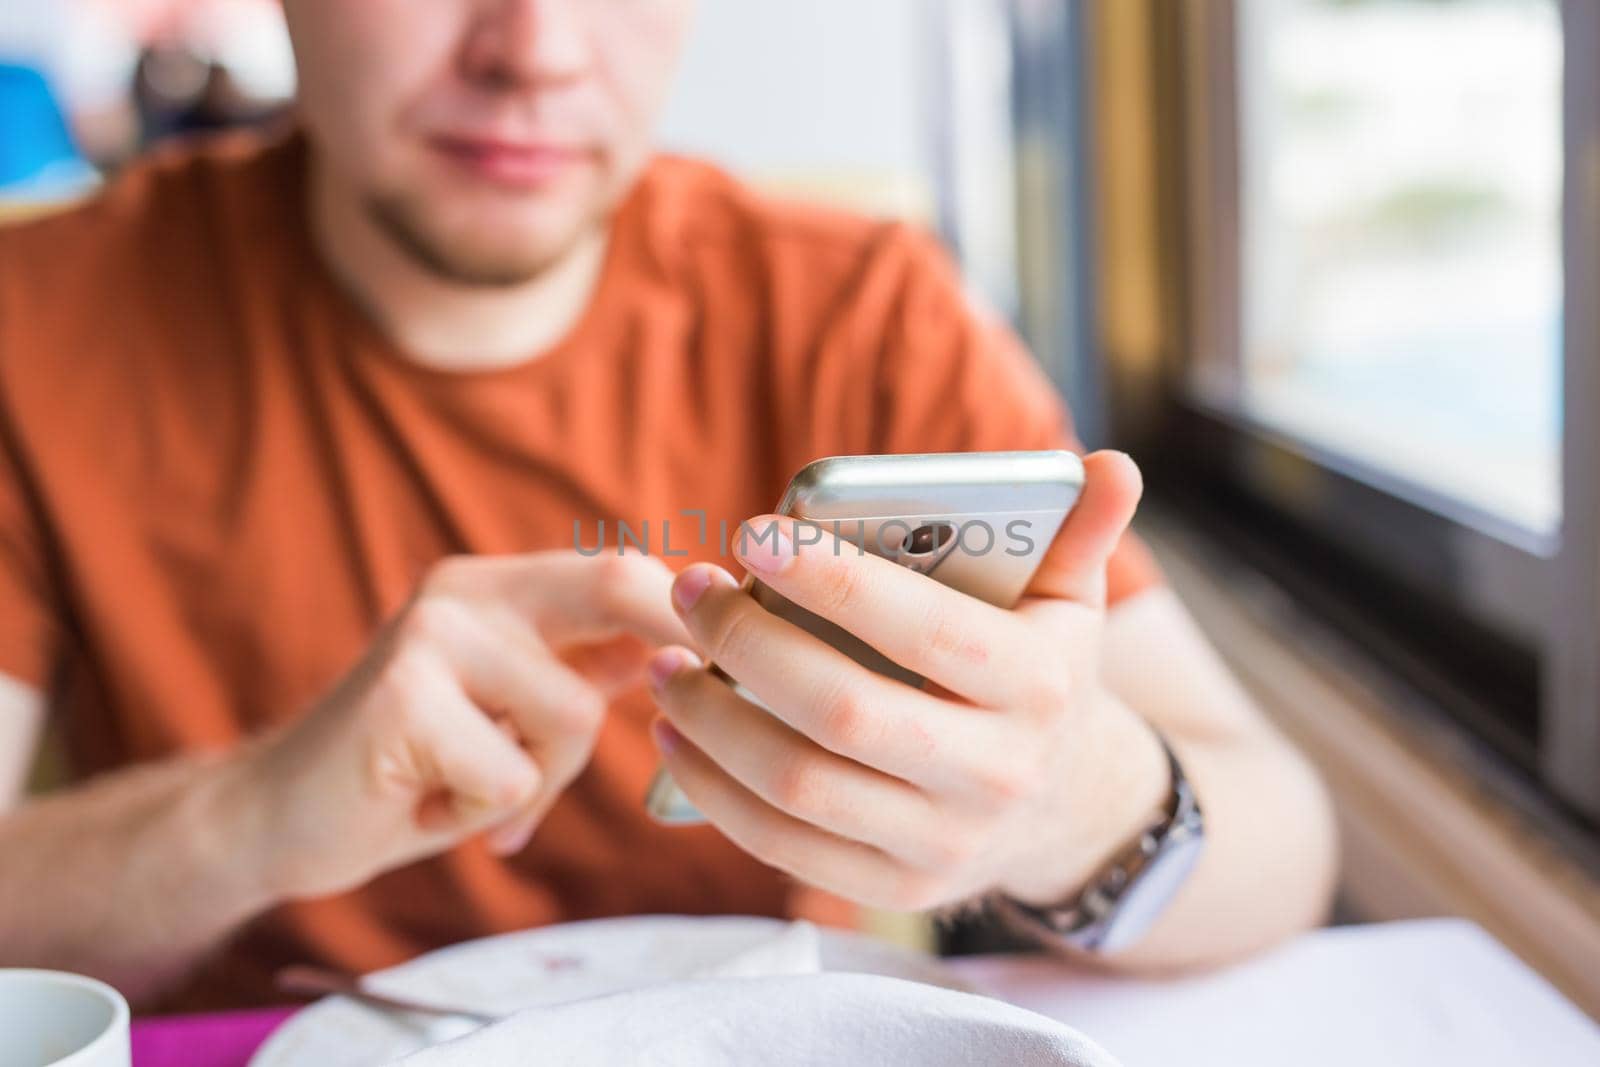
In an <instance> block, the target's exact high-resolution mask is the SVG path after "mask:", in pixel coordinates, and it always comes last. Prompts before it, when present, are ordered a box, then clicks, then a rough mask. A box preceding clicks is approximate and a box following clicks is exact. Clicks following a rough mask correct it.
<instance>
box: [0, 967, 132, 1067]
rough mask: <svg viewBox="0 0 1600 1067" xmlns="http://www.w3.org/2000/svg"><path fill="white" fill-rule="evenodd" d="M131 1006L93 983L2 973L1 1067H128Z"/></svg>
mask: <svg viewBox="0 0 1600 1067" xmlns="http://www.w3.org/2000/svg"><path fill="white" fill-rule="evenodd" d="M131 1062H132V1061H131V1059H130V1053H129V1051H128V1002H127V1001H126V1000H123V999H122V994H121V993H118V992H117V991H116V990H115V989H112V988H111V987H110V986H108V985H106V984H105V983H104V982H97V981H95V980H94V979H93V978H85V977H83V976H82V975H77V974H66V973H63V972H61V971H22V970H3V969H0V1067H129V1065H130V1064H131Z"/></svg>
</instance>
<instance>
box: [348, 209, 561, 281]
mask: <svg viewBox="0 0 1600 1067" xmlns="http://www.w3.org/2000/svg"><path fill="white" fill-rule="evenodd" d="M364 208H365V211H366V213H367V217H368V218H369V219H371V220H372V223H373V225H374V226H376V227H377V229H378V230H379V232H381V233H382V234H383V235H384V236H385V237H387V238H388V239H389V241H390V242H392V243H393V245H394V246H395V247H396V248H398V249H399V250H400V251H401V253H402V254H404V255H405V256H406V257H407V258H408V259H410V260H411V261H412V262H413V263H414V264H416V266H418V267H420V268H421V269H422V270H424V271H426V272H427V273H428V274H431V275H433V276H434V277H435V278H437V279H439V280H441V281H445V282H449V283H451V284H454V285H462V286H467V287H471V288H479V289H510V288H515V287H517V286H520V285H525V284H527V283H528V282H530V281H533V280H534V279H536V278H538V277H539V276H540V275H542V274H544V273H546V272H547V271H549V270H550V269H551V268H552V267H553V266H555V265H556V264H557V263H559V262H561V260H562V259H563V258H564V257H565V256H566V254H567V253H568V252H570V251H571V250H572V248H573V247H574V246H576V245H577V244H578V242H579V240H580V239H581V237H582V236H583V233H584V232H585V229H586V226H585V224H584V222H583V221H581V220H575V221H574V223H573V226H572V232H571V234H570V235H567V236H565V237H563V238H562V239H560V240H558V241H554V242H541V243H540V245H538V246H535V245H532V244H529V245H527V246H523V247H516V246H508V244H507V242H506V240H505V237H504V236H503V235H500V234H495V235H490V236H487V237H485V236H482V235H479V234H471V233H465V234H452V233H447V232H442V231H443V230H444V227H442V226H439V225H436V224H433V223H432V222H431V221H430V220H429V219H428V217H427V213H426V211H425V210H424V209H423V208H422V207H421V206H419V205H418V204H416V203H415V202H414V201H413V200H411V199H409V198H407V197H405V196H393V195H382V194H372V195H369V196H367V197H366V198H365V201H364Z"/></svg>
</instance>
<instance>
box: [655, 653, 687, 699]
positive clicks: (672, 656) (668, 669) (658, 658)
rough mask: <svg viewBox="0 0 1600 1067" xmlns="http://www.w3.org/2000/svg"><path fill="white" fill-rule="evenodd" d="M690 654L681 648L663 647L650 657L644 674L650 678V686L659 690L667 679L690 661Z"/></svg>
mask: <svg viewBox="0 0 1600 1067" xmlns="http://www.w3.org/2000/svg"><path fill="white" fill-rule="evenodd" d="M691 660H692V657H691V656H690V654H689V653H688V652H687V651H685V650H684V649H681V648H664V649H662V650H661V651H660V652H657V653H656V654H655V655H654V656H651V657H650V662H649V663H646V664H645V667H644V670H645V675H646V676H647V677H648V678H649V679H650V688H651V689H656V690H659V689H660V688H661V687H662V686H664V685H666V684H667V681H668V680H669V679H670V678H671V677H672V676H673V675H674V674H677V673H678V672H679V671H680V670H682V669H683V668H684V667H687V666H688V665H689V663H690V662H691Z"/></svg>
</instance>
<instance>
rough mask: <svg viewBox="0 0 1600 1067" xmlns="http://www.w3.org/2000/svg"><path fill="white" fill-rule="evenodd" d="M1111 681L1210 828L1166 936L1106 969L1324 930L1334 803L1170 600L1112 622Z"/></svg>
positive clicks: (1196, 957)
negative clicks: (1320, 926) (1167, 756)
mask: <svg viewBox="0 0 1600 1067" xmlns="http://www.w3.org/2000/svg"><path fill="white" fill-rule="evenodd" d="M1151 648H1159V649H1160V650H1161V653H1160V655H1159V656H1151V655H1150V654H1149V651H1148V650H1149V649H1151ZM1103 680H1104V683H1105V685H1106V686H1107V688H1108V689H1109V690H1110V692H1111V693H1112V694H1113V696H1114V699H1117V700H1120V701H1121V702H1122V703H1123V704H1125V705H1126V706H1127V707H1129V708H1131V709H1132V710H1133V711H1134V712H1135V713H1137V715H1138V716H1139V717H1140V718H1142V719H1143V720H1144V721H1145V722H1147V723H1149V724H1150V725H1151V726H1153V727H1154V728H1155V729H1156V730H1158V731H1159V732H1160V733H1161V734H1162V736H1163V737H1165V738H1166V740H1167V742H1168V744H1170V745H1171V746H1172V748H1173V750H1174V752H1175V753H1176V754H1177V756H1178V759H1179V760H1180V762H1181V763H1182V764H1183V768H1184V773H1185V774H1186V775H1187V776H1188V778H1189V779H1190V782H1191V783H1192V785H1193V787H1194V790H1195V794H1196V796H1197V797H1198V799H1199V802H1200V806H1201V809H1202V811H1203V813H1204V817H1205V827H1206V841H1205V848H1204V851H1203V852H1202V853H1201V859H1200V862H1199V863H1198V865H1197V866H1196V867H1195V869H1194V871H1193V872H1192V873H1191V874H1190V875H1189V878H1188V880H1187V881H1186V882H1185V884H1184V886H1183V887H1182V889H1181V890H1180V891H1179V893H1178V895H1177V896H1175V897H1174V898H1173V900H1172V902H1171V904H1170V905H1169V906H1168V908H1167V910H1166V911H1165V912H1164V913H1163V915H1162V916H1161V917H1160V919H1159V920H1158V921H1157V923H1156V925H1155V926H1154V927H1152V928H1151V930H1150V932H1149V933H1148V934H1147V935H1146V936H1145V937H1144V938H1143V939H1142V940H1141V941H1140V942H1138V943H1137V944H1135V945H1134V946H1132V947H1131V948H1130V949H1128V950H1126V951H1124V952H1123V953H1122V954H1120V955H1119V956H1117V957H1116V958H1115V959H1112V960H1107V961H1105V962H1106V963H1107V964H1108V965H1109V966H1113V967H1117V968H1127V969H1136V970H1150V969H1174V968H1184V967H1193V966H1209V965H1215V964H1220V963H1225V962H1228V961H1230V960H1233V959H1237V958H1240V957H1243V956H1246V955H1248V954H1250V953H1251V952H1254V951H1256V950H1258V949H1260V948H1262V947H1265V946H1267V945H1269V944H1272V943H1274V942H1276V941H1278V940H1281V939H1283V938H1285V937H1288V936H1290V935H1292V934H1295V933H1298V932H1299V931H1301V930H1304V929H1306V928H1308V927H1310V926H1312V925H1315V924H1316V923H1317V922H1319V921H1320V920H1321V919H1322V918H1323V917H1324V915H1325V913H1326V910H1327V907H1328V904H1329V900H1330V898H1331V895H1332V892H1333V886H1334V881H1335V878H1336V873H1337V870H1336V868H1337V835H1336V831H1335V827H1334V821H1333V817H1332V812H1331V808H1330V805H1329V802H1328V798H1327V795H1326V793H1325V792H1324V790H1323V787H1322V784H1321V782H1320V781H1319V779H1318V778H1317V775H1316V773H1315V772H1314V771H1313V770H1312V769H1311V767H1310V766H1309V764H1308V763H1307V762H1306V761H1305V760H1304V758H1303V757H1301V755H1300V754H1299V753H1298V752H1297V751H1295V749H1294V748H1293V746H1291V745H1290V744H1289V743H1288V742H1286V741H1284V740H1283V739H1282V738H1281V737H1280V736H1279V735H1278V734H1277V732H1276V731H1275V730H1274V729H1273V727H1272V726H1271V724H1270V723H1269V722H1268V721H1267V720H1266V718H1265V716H1264V715H1263V714H1262V713H1261V711H1260V709H1259V708H1257V707H1256V706H1255V705H1254V703H1253V702H1252V700H1251V699H1250V697H1249V696H1248V695H1247V694H1246V693H1245V692H1244V691H1243V689H1242V688H1241V687H1240V686H1239V685H1238V683H1237V682H1236V681H1235V679H1234V678H1233V676H1232V674H1231V673H1230V672H1229V671H1228V669H1227V668H1226V667H1225V666H1224V664H1223V663H1222V661H1221V659H1220V658H1219V657H1218V656H1217V654H1216V652H1215V651H1214V650H1213V649H1212V647H1211V645H1210V644H1209V642H1207V641H1206V639H1205V637H1204V636H1203V635H1202V634H1201V632H1200V631H1199V629H1198V627H1196V626H1195V624H1194V622H1193V620H1192V619H1190V617H1189V615H1188V613H1187V612H1186V611H1185V610H1184V608H1183V606H1182V604H1181V603H1179V602H1178V600H1177V598H1176V597H1174V596H1173V595H1172V594H1171V593H1170V592H1168V591H1165V590H1158V591H1155V592H1153V593H1150V594H1146V595H1145V596H1142V597H1140V598H1138V599H1137V600H1136V601H1135V602H1132V603H1130V604H1128V605H1127V606H1126V607H1125V608H1122V609H1119V610H1117V611H1115V612H1113V614H1112V616H1111V618H1110V620H1109V621H1108V627H1107V655H1106V662H1105V676H1104V679H1103ZM1143 762H1144V765H1146V766H1147V765H1148V761H1143ZM1161 763H1162V771H1161V772H1160V776H1161V778H1162V780H1163V782H1164V781H1165V778H1166V775H1165V767H1164V761H1161Z"/></svg>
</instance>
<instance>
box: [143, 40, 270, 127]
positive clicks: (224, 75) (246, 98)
mask: <svg viewBox="0 0 1600 1067" xmlns="http://www.w3.org/2000/svg"><path fill="white" fill-rule="evenodd" d="M133 97H134V104H135V107H136V108H137V110H138V114H139V130H140V140H141V141H142V142H143V143H144V144H146V145H149V144H153V143H154V142H156V141H159V140H162V139H164V138H167V137H173V136H181V135H183V134H189V133H201V132H205V131H208V130H221V129H227V128H228V127H232V126H244V125H252V124H254V123H258V122H261V121H264V120H265V119H267V118H270V117H271V116H272V115H274V114H276V113H277V111H278V107H277V106H274V105H272V104H268V103H264V102H263V101H260V100H256V99H255V98H253V97H251V96H250V95H249V94H247V93H246V92H245V91H244V90H243V89H242V88H240V85H239V82H238V80H237V79H236V78H235V77H234V76H233V73H232V72H231V71H230V70H229V69H228V68H227V67H226V66H225V65H224V64H222V63H219V62H217V61H215V60H207V59H204V58H202V57H201V56H200V55H198V54H197V53H195V52H194V51H193V50H191V49H189V48H187V47H185V46H183V45H180V44H156V45H151V46H149V47H147V48H146V49H145V50H144V51H143V52H142V53H141V54H140V56H139V65H138V68H137V69H136V70H135V72H134V84H133Z"/></svg>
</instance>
